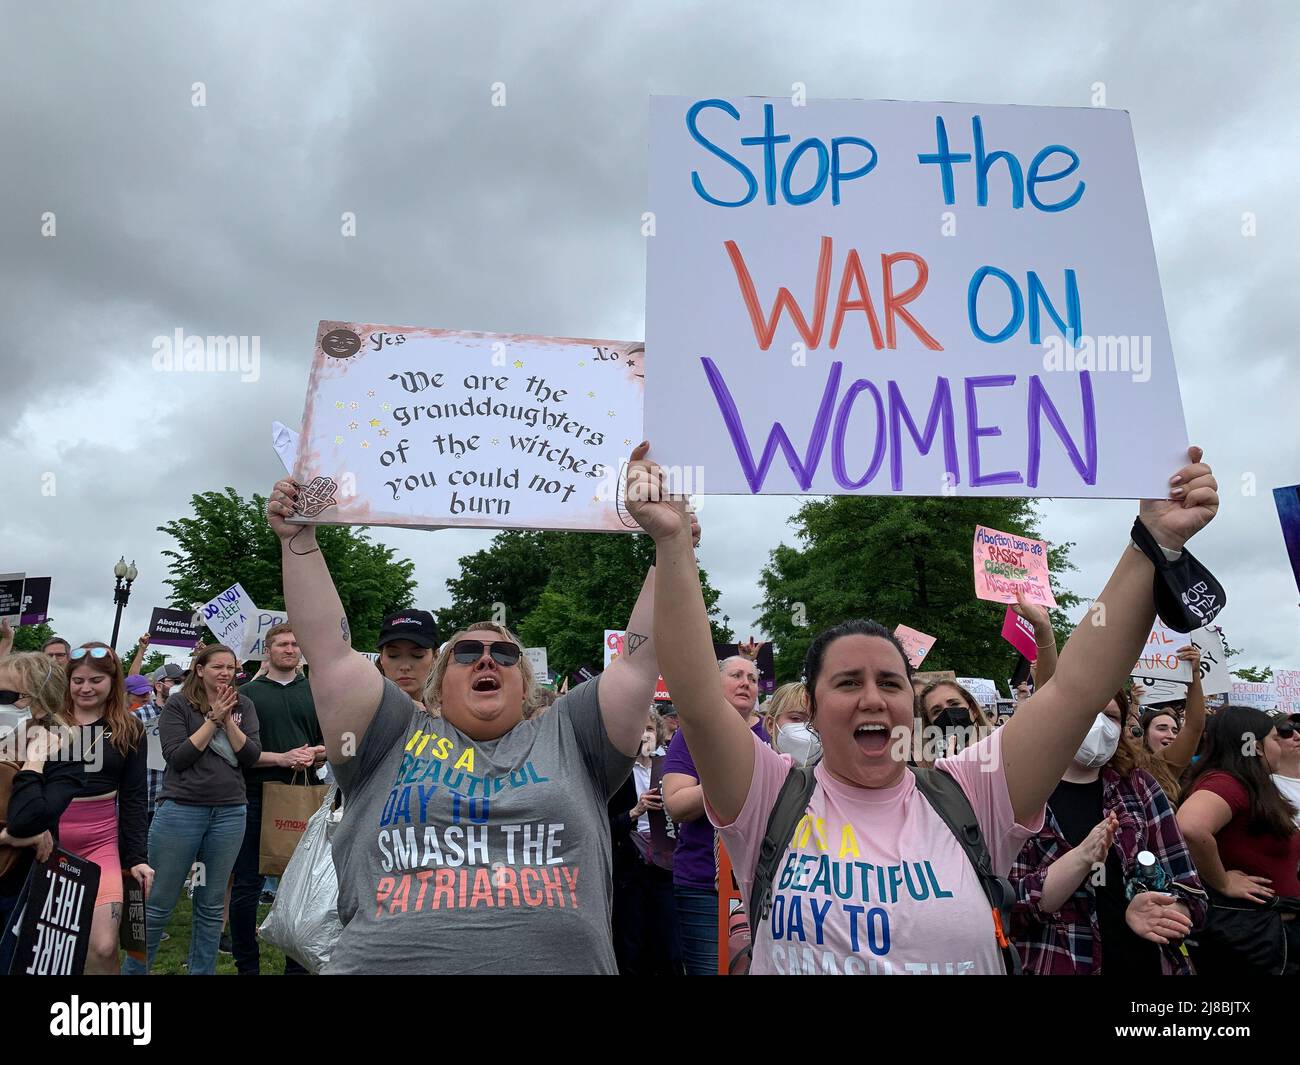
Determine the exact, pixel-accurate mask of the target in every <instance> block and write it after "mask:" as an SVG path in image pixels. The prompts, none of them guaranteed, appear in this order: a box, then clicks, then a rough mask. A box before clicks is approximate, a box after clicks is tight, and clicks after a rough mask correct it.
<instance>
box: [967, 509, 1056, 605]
mask: <svg viewBox="0 0 1300 1065" xmlns="http://www.w3.org/2000/svg"><path fill="white" fill-rule="evenodd" d="M973 556H974V561H975V598H976V599H987V600H988V601H989V602H991V603H1014V602H1016V593H1017V592H1023V593H1024V595H1025V598H1026V599H1029V600H1032V601H1033V602H1035V603H1041V604H1043V605H1045V606H1056V596H1054V595H1053V594H1052V581H1051V577H1050V576H1049V575H1048V572H1047V544H1046V543H1044V542H1043V541H1042V540H1030V539H1028V538H1027V537H1024V536H1017V535H1016V534H1015V533H1004V532H998V531H997V529H989V528H986V527H985V526H983V525H976V526H975V542H974V545H973Z"/></svg>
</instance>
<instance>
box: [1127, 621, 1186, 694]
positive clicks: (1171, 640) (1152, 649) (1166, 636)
mask: <svg viewBox="0 0 1300 1065" xmlns="http://www.w3.org/2000/svg"><path fill="white" fill-rule="evenodd" d="M1188 635H1189V634H1188V633H1182V632H1174V630H1173V629H1171V628H1168V627H1167V626H1166V625H1165V623H1164V622H1163V621H1161V620H1160V619H1159V618H1156V621H1155V624H1154V625H1153V626H1152V627H1151V632H1150V634H1149V635H1148V636H1147V643H1146V647H1145V648H1143V650H1142V657H1141V658H1139V659H1138V660H1137V664H1136V665H1134V667H1133V669H1132V671H1131V675H1132V676H1134V677H1151V678H1152V679H1154V680H1177V681H1182V682H1183V683H1184V684H1189V683H1191V680H1192V666H1191V663H1190V662H1184V661H1183V660H1182V659H1181V658H1179V657H1178V648H1180V647H1186V646H1187V644H1188Z"/></svg>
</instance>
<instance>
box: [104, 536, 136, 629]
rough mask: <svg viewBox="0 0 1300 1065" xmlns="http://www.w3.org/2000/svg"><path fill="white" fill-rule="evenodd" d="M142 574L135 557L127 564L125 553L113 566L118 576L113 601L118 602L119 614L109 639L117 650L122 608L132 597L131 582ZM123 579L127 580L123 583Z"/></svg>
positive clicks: (114, 573) (114, 572)
mask: <svg viewBox="0 0 1300 1065" xmlns="http://www.w3.org/2000/svg"><path fill="white" fill-rule="evenodd" d="M139 575H140V571H139V570H137V569H136V568H135V559H131V564H130V565H129V566H128V565H127V564H126V556H125V555H123V556H122V557H121V558H119V559H118V560H117V562H116V563H115V564H114V566H113V576H114V577H116V578H117V583H116V585H115V587H114V588H113V602H114V603H116V604H117V616H116V617H114V618H113V638H112V639H111V640H110V641H109V646H110V647H112V648H113V650H115V651H116V650H117V630H118V628H119V626H120V625H121V624H122V608H123V607H124V606H126V604H127V602H128V601H129V600H130V598H131V582H132V581H134V580H135V579H136V577H138V576H139ZM123 580H125V581H126V583H125V584H123V583H122V582H123Z"/></svg>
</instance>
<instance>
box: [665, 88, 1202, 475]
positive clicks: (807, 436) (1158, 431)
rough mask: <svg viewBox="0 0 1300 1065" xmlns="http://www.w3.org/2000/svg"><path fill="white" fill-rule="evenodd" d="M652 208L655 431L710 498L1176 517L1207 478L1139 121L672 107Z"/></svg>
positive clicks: (673, 102) (765, 104)
mask: <svg viewBox="0 0 1300 1065" xmlns="http://www.w3.org/2000/svg"><path fill="white" fill-rule="evenodd" d="M649 210H650V211H651V212H652V214H653V218H654V221H655V235H654V238H653V239H652V240H650V241H648V242H647V243H648V249H649V253H648V254H649V259H648V270H647V282H646V325H647V333H646V345H647V348H648V350H650V351H651V352H653V353H654V359H655V365H654V368H653V369H652V370H651V372H650V376H649V380H648V384H649V389H648V392H647V395H646V429H647V433H646V435H647V437H648V438H649V439H650V441H651V443H652V445H653V446H654V448H655V455H656V458H657V459H658V461H659V462H660V463H661V464H663V465H665V466H677V467H685V466H688V465H692V464H703V465H704V466H706V467H707V469H708V486H707V488H706V491H708V492H711V493H735V494H751V493H754V494H757V493H764V494H784V495H802V494H816V495H820V494H832V495H851V494H903V495H935V496H937V495H945V494H961V495H992V496H1090V497H1125V498H1163V497H1164V496H1165V494H1166V492H1167V489H1168V478H1169V475H1170V473H1171V472H1172V471H1174V470H1176V469H1178V468H1179V467H1180V466H1182V465H1183V464H1184V463H1185V462H1186V455H1185V453H1184V452H1185V448H1186V441H1187V431H1186V425H1185V423H1184V419H1183V411H1182V403H1181V400H1180V398H1179V389H1178V379H1177V375H1176V373H1175V369H1174V359H1173V352H1172V349H1171V345H1170V341H1169V328H1168V324H1167V322H1166V320H1165V311H1164V303H1163V300H1162V297H1161V291H1160V280H1159V277H1158V274H1157V271H1156V259H1155V254H1154V249H1153V247H1152V242H1151V235H1150V227H1149V224H1148V220H1147V212H1146V205H1145V203H1144V201H1143V196H1142V181H1141V176H1140V174H1139V172H1138V163H1137V153H1136V150H1135V145H1134V142H1133V132H1132V127H1131V123H1130V121H1129V116H1128V114H1127V113H1125V112H1123V111H1113V110H1106V109H1104V108H1097V107H1079V108H1054V107H1024V106H1004V105H981V104H961V103H904V102H893V101H888V102H883V101H861V100H797V101H793V100H791V99H789V98H780V99H762V98H754V97H736V98H734V99H729V100H723V99H696V98H691V97H665V96H656V97H652V98H651V101H650V199H649ZM1153 442H1154V443H1153Z"/></svg>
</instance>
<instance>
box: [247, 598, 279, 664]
mask: <svg viewBox="0 0 1300 1065" xmlns="http://www.w3.org/2000/svg"><path fill="white" fill-rule="evenodd" d="M288 620H289V614H288V612H287V611H284V610H264V609H262V608H261V607H254V608H253V613H252V614H251V615H250V616H249V618H248V624H247V625H245V626H244V638H243V642H242V645H241V646H240V648H239V660H240V661H241V662H248V661H253V662H265V661H266V634H267V633H268V632H270V631H271V629H273V628H274V627H275V626H276V625H283V624H284V623H285V622H286V621H288Z"/></svg>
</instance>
